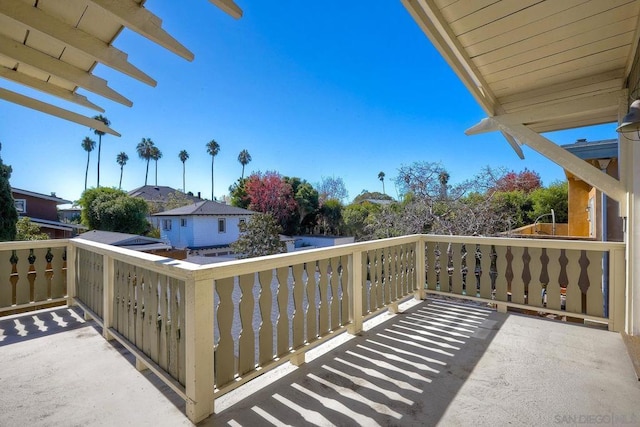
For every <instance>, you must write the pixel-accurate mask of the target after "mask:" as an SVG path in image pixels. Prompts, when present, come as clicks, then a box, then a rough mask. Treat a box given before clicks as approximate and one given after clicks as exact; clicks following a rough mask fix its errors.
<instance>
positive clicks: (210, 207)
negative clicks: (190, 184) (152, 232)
mask: <svg viewBox="0 0 640 427" xmlns="http://www.w3.org/2000/svg"><path fill="white" fill-rule="evenodd" d="M253 214H254V212H253V211H250V210H247V209H242V208H237V207H235V206H230V205H227V204H224V203H218V202H214V201H211V200H203V201H201V202H197V203H194V204H192V205H187V206H182V207H180V208H175V209H171V210H168V211H164V212H159V213H157V214H153V216H187V215H253Z"/></svg>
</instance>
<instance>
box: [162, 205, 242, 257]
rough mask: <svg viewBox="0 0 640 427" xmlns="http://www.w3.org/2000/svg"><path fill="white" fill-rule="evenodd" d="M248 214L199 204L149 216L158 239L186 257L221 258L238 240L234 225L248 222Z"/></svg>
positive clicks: (233, 207) (230, 208) (233, 208)
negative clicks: (154, 225) (159, 234)
mask: <svg viewBox="0 0 640 427" xmlns="http://www.w3.org/2000/svg"><path fill="white" fill-rule="evenodd" d="M251 215H253V212H252V211H249V210H246V209H242V208H237V207H235V206H230V205H226V204H224V203H218V202H214V201H211V200H203V201H199V202H197V203H194V204H191V205H187V206H182V207H180V208H176V209H171V210H168V211H165V212H160V213H157V214H154V215H152V217H153V220H154V224H156V225H158V228H159V229H160V233H161V235H162V236H163V238H164V237H166V239H167V240H168V241H170V242H171V244H172V245H173V246H175V247H177V248H187V249H188V250H189V253H190V254H196V255H197V254H200V255H203V254H214V255H223V254H228V253H229V252H230V249H229V245H230V244H231V243H233V242H235V241H236V240H238V237H239V236H240V230H239V228H238V225H239V224H240V222H243V221H248V220H249V219H250V218H251Z"/></svg>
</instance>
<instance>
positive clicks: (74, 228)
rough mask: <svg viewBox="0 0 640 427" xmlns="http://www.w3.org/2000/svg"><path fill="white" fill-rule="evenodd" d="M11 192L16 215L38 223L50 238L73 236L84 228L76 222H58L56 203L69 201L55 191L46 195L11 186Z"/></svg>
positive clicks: (67, 202) (61, 203) (60, 203)
mask: <svg viewBox="0 0 640 427" xmlns="http://www.w3.org/2000/svg"><path fill="white" fill-rule="evenodd" d="M11 194H12V196H13V199H14V200H15V204H16V210H17V211H18V215H19V216H21V217H23V216H26V217H29V218H30V219H31V222H32V223H34V224H36V225H38V226H39V227H40V230H42V232H43V233H46V234H48V235H49V237H51V238H52V239H64V238H68V237H73V236H75V235H76V234H78V230H82V229H85V227H83V226H81V225H78V224H69V223H65V222H60V220H59V219H58V205H64V204H70V203H71V201H70V200H65V199H62V198H60V197H58V196H56V193H51V194H50V195H46V194H41V193H36V192H33V191H27V190H22V189H20V188H12V189H11Z"/></svg>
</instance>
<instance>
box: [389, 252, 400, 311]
mask: <svg viewBox="0 0 640 427" xmlns="http://www.w3.org/2000/svg"><path fill="white" fill-rule="evenodd" d="M401 252H402V246H396V247H395V248H394V249H393V251H392V252H391V300H392V301H396V300H398V299H400V298H401V293H400V277H399V274H398V262H399V261H400V254H401Z"/></svg>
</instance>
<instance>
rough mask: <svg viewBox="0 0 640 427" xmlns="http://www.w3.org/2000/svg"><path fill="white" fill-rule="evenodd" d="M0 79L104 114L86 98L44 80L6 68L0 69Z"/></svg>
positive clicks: (102, 110)
mask: <svg viewBox="0 0 640 427" xmlns="http://www.w3.org/2000/svg"><path fill="white" fill-rule="evenodd" d="M0 77H3V78H5V79H7V80H11V81H14V82H16V83H20V84H23V85H25V86H29V87H32V88H34V89H36V90H39V91H40V92H44V93H47V94H49V95H53V96H57V97H58V98H61V99H64V100H65V101H69V102H73V103H76V104H78V105H82V106H83V107H87V108H91V109H92V110H96V111H99V112H101V113H104V108H102V107H100V106H99V105H96V104H94V103H93V102H91V101H89V100H88V99H87V97H85V96H83V95H79V94H77V93H75V92H72V91H70V90H68V89H64V88H62V87H60V86H56V85H53V84H51V83H48V82H45V81H44V80H40V79H36V78H35V77H31V76H29V75H27V74H24V73H19V72H17V71H14V70H12V69H9V68H6V67H0Z"/></svg>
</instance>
